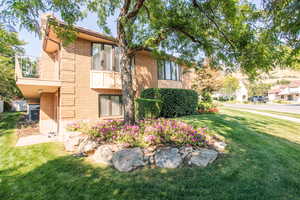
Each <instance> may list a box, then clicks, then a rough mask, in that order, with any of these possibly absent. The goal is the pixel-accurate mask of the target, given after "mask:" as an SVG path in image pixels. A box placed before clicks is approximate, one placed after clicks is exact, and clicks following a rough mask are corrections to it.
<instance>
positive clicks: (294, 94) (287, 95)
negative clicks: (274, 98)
mask: <svg viewBox="0 0 300 200" xmlns="http://www.w3.org/2000/svg"><path fill="white" fill-rule="evenodd" d="M278 95H279V96H280V99H281V100H285V101H293V102H300V80H299V81H293V82H291V83H290V84H289V85H288V86H287V87H286V88H284V89H283V90H281V91H280V92H279V93H278Z"/></svg>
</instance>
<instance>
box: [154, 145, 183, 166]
mask: <svg viewBox="0 0 300 200" xmlns="http://www.w3.org/2000/svg"><path fill="white" fill-rule="evenodd" d="M154 157H155V163H156V166H158V167H161V168H177V167H179V166H180V165H181V163H182V158H181V156H180V154H179V150H178V149H177V148H169V147H167V148H161V149H159V150H158V151H157V152H156V153H155V156H154Z"/></svg>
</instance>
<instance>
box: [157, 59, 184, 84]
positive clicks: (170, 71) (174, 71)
mask: <svg viewBox="0 0 300 200" xmlns="http://www.w3.org/2000/svg"><path fill="white" fill-rule="evenodd" d="M157 66H158V79H159V80H174V81H180V80H181V67H180V66H179V65H178V64H177V63H175V62H172V61H169V60H158V61H157Z"/></svg>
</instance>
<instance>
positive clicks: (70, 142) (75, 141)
mask: <svg viewBox="0 0 300 200" xmlns="http://www.w3.org/2000/svg"><path fill="white" fill-rule="evenodd" d="M84 138H85V137H84V136H82V135H81V133H79V132H69V133H65V136H64V141H63V142H64V146H65V149H66V151H71V152H76V151H78V147H79V145H80V143H81V142H82V141H83V140H84Z"/></svg>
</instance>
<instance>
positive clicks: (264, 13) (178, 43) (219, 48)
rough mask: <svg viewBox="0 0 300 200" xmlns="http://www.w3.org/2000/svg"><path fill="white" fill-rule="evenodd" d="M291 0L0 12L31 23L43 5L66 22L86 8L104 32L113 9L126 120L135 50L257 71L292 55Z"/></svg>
mask: <svg viewBox="0 0 300 200" xmlns="http://www.w3.org/2000/svg"><path fill="white" fill-rule="evenodd" d="M297 2H298V1H297V0H284V1H275V0H265V1H264V7H263V9H260V8H257V7H256V6H255V5H253V4H251V3H250V2H248V1H247V0H205V1H203V0H111V1H107V0H63V1H59V0H54V1H48V0H27V1H21V0H3V1H2V8H1V10H0V11H1V13H2V17H1V18H0V20H1V21H2V22H3V23H11V24H20V26H21V27H23V28H27V29H29V30H32V31H39V30H40V29H39V24H38V18H39V15H40V14H41V12H48V11H51V12H54V13H57V14H59V15H60V18H61V19H62V20H63V21H65V22H66V24H67V26H66V29H67V30H72V26H73V24H74V23H75V22H76V21H78V20H80V19H82V18H84V17H85V16H86V13H87V12H93V13H96V14H97V16H98V18H97V19H95V20H96V21H97V23H98V25H99V26H100V28H102V30H103V31H104V32H106V33H109V29H108V26H107V19H108V18H109V17H110V16H113V15H116V13H118V14H119V15H118V19H117V30H118V34H117V44H118V46H119V47H120V49H121V72H122V73H121V76H122V85H123V102H124V106H125V112H124V113H125V121H131V122H133V121H134V114H133V112H134V105H133V102H134V101H133V98H134V95H133V94H134V92H133V88H132V76H131V65H130V60H131V58H132V57H133V56H134V55H135V54H136V52H137V51H138V50H142V49H146V48H151V49H152V51H153V52H154V53H155V55H158V56H163V55H166V54H171V55H174V56H177V57H179V58H180V61H181V62H185V63H186V64H191V66H192V65H195V63H196V65H200V66H201V65H202V63H203V60H204V58H206V57H209V58H210V60H211V61H212V62H211V64H212V65H214V66H216V67H220V68H224V67H226V68H228V69H229V70H234V69H237V68H239V69H240V70H242V71H243V72H246V73H247V74H248V75H250V77H255V76H256V75H257V74H258V73H259V71H268V70H271V69H273V68H274V67H275V66H277V65H279V64H286V65H292V64H293V63H294V62H295V61H296V60H297V59H295V58H298V57H297V55H298V54H297V51H296V50H297V49H298V47H299V26H298V23H299V9H298V10H297V8H298V7H299V3H297ZM297 13H298V14H297ZM289 15H290V16H292V17H293V18H292V20H289V18H288V17H289ZM286 21H289V22H286ZM57 32H58V33H61V34H58V35H59V36H61V37H62V38H67V39H70V38H72V37H69V34H64V30H57ZM279 35H280V36H283V37H278V36H279Z"/></svg>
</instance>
